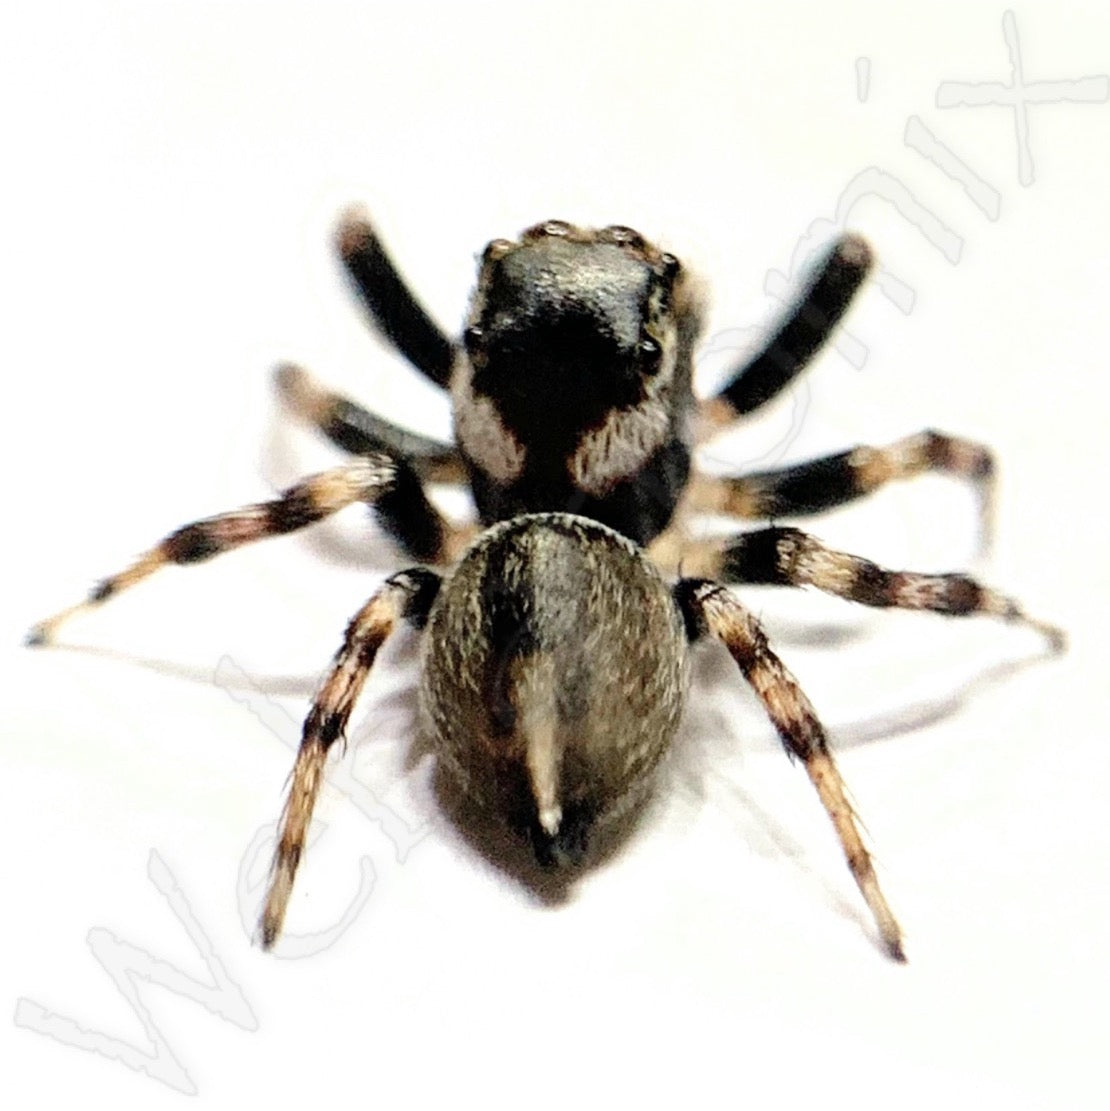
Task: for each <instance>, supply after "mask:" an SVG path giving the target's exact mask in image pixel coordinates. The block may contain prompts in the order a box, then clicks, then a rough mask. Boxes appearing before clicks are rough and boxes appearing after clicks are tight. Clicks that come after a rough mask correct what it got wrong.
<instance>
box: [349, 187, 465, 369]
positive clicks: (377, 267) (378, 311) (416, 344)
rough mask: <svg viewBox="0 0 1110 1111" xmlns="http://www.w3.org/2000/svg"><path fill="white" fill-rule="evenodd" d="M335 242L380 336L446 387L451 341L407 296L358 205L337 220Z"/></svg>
mask: <svg viewBox="0 0 1110 1111" xmlns="http://www.w3.org/2000/svg"><path fill="white" fill-rule="evenodd" d="M335 243H336V247H337V248H338V250H339V255H340V258H342V259H343V264H344V266H345V267H346V268H347V273H348V275H349V276H350V279H351V281H352V282H353V284H354V287H355V290H356V292H357V293H358V295H359V297H360V298H361V300H362V302H363V304H364V305H365V306H366V308H367V309H368V310H369V312H370V315H371V317H373V319H374V322H375V323H376V324H377V326H378V327H379V328H380V329H381V331H382V333H383V334H384V335H385V337H386V338H387V339H388V340H389V341H390V342H391V343H392V344H393V346H394V347H396V348H397V350H398V351H400V352H401V354H402V355H404V356H405V358H406V359H408V361H409V362H410V363H412V365H413V366H414V367H416V369H417V370H419V371H420V372H421V373H422V374H424V375H425V376H426V377H428V378H430V379H431V380H432V381H433V382H435V384H436V385H437V386H444V387H446V386H447V384H448V382H449V381H450V378H451V367H452V364H453V363H454V360H455V345H454V344H453V343H452V342H451V341H450V340H449V339H448V338H447V337H446V336H445V335H444V334H443V333H442V332H441V331H440V330H439V328H438V327H436V325H435V323H433V321H432V318H431V317H430V316H429V315H428V314H427V313H426V312H425V311H424V309H423V308H422V307H421V305H420V303H419V302H418V301H417V300H416V298H415V297H414V296H413V294H412V293H411V291H410V290H409V288H408V286H407V285H405V282H404V279H403V278H402V277H401V275H400V274H399V273H398V271H397V268H396V267H395V266H394V265H393V263H392V261H391V260H390V258H389V255H387V254H386V252H385V248H384V247H383V246H382V242H381V240H380V239H379V238H378V233H377V232H376V231H375V230H374V226H373V224H371V223H370V221H369V220H368V219H367V218H366V216H365V214H364V213H363V212H362V211H361V210H360V209H357V208H356V209H351V210H350V211H349V212H347V213H346V214H345V215H344V216H343V218H342V220H341V221H340V223H339V229H338V231H337V232H336V235H335Z"/></svg>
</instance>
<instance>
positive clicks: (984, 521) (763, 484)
mask: <svg viewBox="0 0 1110 1111" xmlns="http://www.w3.org/2000/svg"><path fill="white" fill-rule="evenodd" d="M930 471H933V472H939V473H943V474H949V475H953V476H954V477H957V478H962V479H966V480H967V481H969V482H971V483H973V484H974V486H975V489H976V493H977V494H978V498H979V522H980V524H979V529H980V536H981V537H982V540H983V545H984V546H986V545H987V543H988V541H989V539H990V535H991V532H992V529H993V515H994V458H993V456H992V455H991V452H990V450H989V449H988V448H985V447H983V446H982V445H981V444H976V443H973V442H972V441H970V440H962V439H959V438H957V437H955V436H948V435H945V434H944V433H943V432H934V431H932V430H931V429H930V430H926V431H924V432H918V433H916V434H915V435H913V436H906V437H905V438H904V439H901V440H898V441H896V442H895V443H893V444H888V445H887V446H886V447H856V448H853V449H852V450H851V451H844V452H840V453H839V454H837V455H829V456H825V457H824V458H821V459H811V460H809V461H807V462H805V463H797V464H795V465H794V466H791V467H784V468H781V469H777V470H773V471H762V472H759V473H756V474H747V475H741V476H738V477H735V478H731V477H730V478H706V477H699V479H698V480H697V482H696V483H692V484H691V508H693V509H695V510H697V511H699V512H703V513H725V514H731V515H733V516H736V517H744V518H748V519H760V520H767V519H769V518H771V519H773V518H776V517H798V516H803V515H806V514H810V513H821V512H823V511H824V510H826V509H832V508H833V507H835V506H838V505H843V504H844V503H846V502H850V501H854V500H855V499H856V498H860V497H863V496H864V495H866V494H870V493H872V492H873V491H875V490H878V489H879V488H880V487H882V486H885V485H886V484H887V483H888V482H895V481H899V480H902V479H907V478H913V477H915V476H917V475H921V474H926V473H928V472H930Z"/></svg>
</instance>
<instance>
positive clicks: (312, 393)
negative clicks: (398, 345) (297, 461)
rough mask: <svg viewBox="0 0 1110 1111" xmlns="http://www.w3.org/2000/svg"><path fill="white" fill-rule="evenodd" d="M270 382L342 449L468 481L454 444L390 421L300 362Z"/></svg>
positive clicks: (432, 477)
mask: <svg viewBox="0 0 1110 1111" xmlns="http://www.w3.org/2000/svg"><path fill="white" fill-rule="evenodd" d="M274 382H275V384H276V386H277V391H278V396H279V397H280V398H281V400H282V402H283V403H284V404H285V406H286V407H287V408H288V409H289V410H290V411H291V412H292V413H293V414H294V415H296V416H297V417H299V418H300V419H301V420H303V421H304V422H305V423H307V424H310V425H312V426H313V427H314V428H316V429H318V430H319V431H320V432H321V433H323V435H324V436H326V437H327V438H328V439H329V440H331V442H332V443H333V444H335V445H336V447H338V448H340V449H341V450H343V451H347V452H350V453H351V454H352V455H370V454H372V453H374V452H376V451H385V452H388V453H389V454H390V455H394V456H402V457H403V458H404V459H405V460H407V462H409V463H410V464H411V465H412V468H413V470H414V471H416V473H417V475H419V477H420V478H422V479H424V480H425V481H428V482H450V483H465V482H466V481H467V472H466V467H465V465H464V464H463V461H462V457H461V456H460V455H459V453H458V451H457V450H456V448H455V447H454V445H452V444H445V443H443V442H442V441H440V440H435V439H432V438H431V437H430V436H421V435H419V434H418V433H416V432H410V431H409V430H408V429H405V428H401V427H399V426H398V425H396V424H392V423H390V422H389V421H387V420H385V419H383V418H382V417H379V416H377V415H376V414H374V413H371V412H370V411H369V410H367V409H364V408H363V407H362V406H361V405H358V404H356V403H355V402H354V401H350V400H349V399H347V398H345V397H343V396H342V395H341V394H337V393H333V392H332V391H331V390H329V389H327V388H326V387H324V386H321V385H320V384H319V383H318V382H316V381H314V380H313V378H312V376H311V375H310V374H309V373H308V372H307V371H305V370H302V369H301V368H300V367H297V366H293V365H291V364H288V363H286V364H284V365H282V366H280V367H278V368H277V370H276V371H275V373H274Z"/></svg>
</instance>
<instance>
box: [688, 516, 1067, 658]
mask: <svg viewBox="0 0 1110 1111" xmlns="http://www.w3.org/2000/svg"><path fill="white" fill-rule="evenodd" d="M683 563H684V565H687V564H689V565H692V566H693V567H694V568H695V569H696V573H698V574H704V575H706V576H708V577H712V578H716V579H720V580H721V581H722V582H726V583H764V584H770V585H773V586H813V587H816V588H817V589H818V590H823V591H825V593H827V594H835V595H837V596H838V597H841V598H845V599H847V600H848V601H849V602H859V603H860V604H862V605H865V606H876V607H879V608H895V609H908V610H927V611H931V612H932V613H941V614H945V615H947V616H949V617H971V616H976V615H985V616H989V617H997V618H1000V619H1001V620H1003V621H1006V622H1009V623H1012V624H1021V625H1027V626H1029V627H1030V628H1032V629H1035V630H1036V631H1037V632H1038V633H1040V634H1041V635H1042V636H1043V637H1044V638H1045V639H1046V640H1047V641H1048V643H1049V646H1050V647H1051V648H1052V650H1053V651H1055V652H1059V651H1062V650H1063V648H1064V645H1065V643H1066V640H1065V636H1064V633H1063V631H1062V630H1060V629H1058V628H1057V627H1056V626H1054V625H1049V624H1047V623H1046V622H1044V621H1037V620H1035V619H1034V618H1032V617H1030V616H1028V614H1026V613H1025V612H1024V610H1022V608H1021V606H1019V605H1018V603H1017V602H1015V601H1014V600H1013V599H1012V598H1008V597H1006V596H1005V595H1004V594H1000V593H999V592H998V591H996V590H992V589H990V588H989V587H986V586H983V585H982V584H981V583H979V582H978V581H977V580H975V579H973V578H970V577H969V576H968V575H963V574H958V573H952V574H943V575H925V574H918V573H917V572H914V571H890V570H887V569H886V568H884V567H880V566H879V565H878V564H876V563H872V562H871V561H870V560H869V559H863V558H861V557H860V556H855V555H849V554H848V553H846V552H838V551H836V550H835V549H833V548H828V547H826V546H825V545H824V544H822V543H821V541H820V540H818V539H816V538H815V537H813V536H810V535H809V534H808V533H805V532H802V531H801V530H800V529H795V528H778V527H773V528H765V529H759V530H757V531H755V532H746V533H741V534H739V535H737V536H731V537H725V538H724V539H718V540H709V541H696V542H694V544H692V545H691V546H690V547H689V548H688V549H687V553H686V555H685V556H684V557H683Z"/></svg>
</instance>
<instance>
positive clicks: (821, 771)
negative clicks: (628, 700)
mask: <svg viewBox="0 0 1110 1111" xmlns="http://www.w3.org/2000/svg"><path fill="white" fill-rule="evenodd" d="M674 596H675V601H676V602H677V604H678V606H679V609H680V610H681V611H682V615H683V618H684V619H685V622H686V629H687V635H688V636H689V638H690V640H691V641H696V640H699V639H701V638H703V637H705V636H712V637H716V638H717V639H718V640H719V641H721V642H722V643H723V644H724V646H725V647H726V648H727V649H728V650H729V653H730V654H731V655H732V658H733V659H734V660H735V661H736V663H737V664H738V665H739V667H740V670H741V671H742V672H743V674H744V678H745V679H747V681H748V682H749V683H750V684H751V686H752V688H753V689H754V690H755V693H756V694H757V695H758V696H759V699H760V701H761V702H762V703H763V707H764V709H765V710H766V711H767V715H768V716H769V717H770V719H771V722H772V724H773V725H774V727H775V729H776V730H777V732H778V734H779V737H780V738H781V740H782V743H783V746H784V747H785V748H786V752H787V754H788V755H789V756H792V757H796V758H797V759H798V760H800V761H801V762H802V766H803V767H804V768H805V770H806V774H807V775H808V776H809V778H810V781H811V782H812V783H813V786H814V787H815V788H816V790H817V795H818V797H819V798H820V800H821V803H822V805H823V806H824V807H825V810H826V811H827V812H828V815H829V818H830V819H831V821H832V824H833V827H834V828H835V830H836V834H837V837H838V838H839V839H840V844H841V847H842V848H843V850H844V855H845V857H846V858H847V861H848V867H849V869H850V870H851V872H852V876H853V877H854V878H855V881H856V884H857V886H858V887H859V889H860V893H861V894H862V895H863V897H864V900H865V901H866V903H867V905H868V907H869V908H870V910H871V914H872V916H873V917H874V919H875V924H876V926H877V927H878V929H879V934H880V936H881V937H882V940H883V945H884V947H885V948H886V951H887V953H888V954H889V955H890V956H891V957H893V958H894V960H896V961H905V959H906V954H905V951H904V950H903V948H902V930H901V927H900V926H899V925H898V921H897V919H895V917H894V914H893V913H892V911H891V909H890V907H889V906H888V905H887V901H886V899H885V898H884V896H883V893H882V890H881V889H880V887H879V880H878V878H877V876H876V875H875V868H874V866H873V865H872V863H871V857H870V855H869V854H868V852H867V849H866V848H865V846H864V844H863V839H862V837H861V836H860V832H859V829H858V827H857V826H856V820H855V814H854V813H853V811H852V805H851V803H850V802H849V801H848V796H847V793H846V792H845V789H844V781H843V780H842V779H841V777H840V772H839V771H838V770H837V767H836V764H835V763H834V761H833V758H832V754H831V753H830V752H829V747H828V740H827V738H826V736H825V731H824V729H823V728H822V726H821V722H820V721H819V720H818V718H817V714H816V711H815V710H814V709H813V706H812V704H811V703H810V701H809V699H808V698H807V697H806V695H805V692H804V691H803V690H802V689H801V687H799V686H798V681H797V680H796V679H795V678H794V676H793V675H791V674H790V672H789V671H788V670H787V669H786V667H785V665H784V664H783V662H782V661H781V660H780V659H779V658H778V656H776V655H775V653H774V652H773V651H771V649H770V647H769V646H768V644H767V636H766V634H765V633H764V632H763V629H762V628H761V627H760V625H759V622H757V621H756V619H755V618H754V617H753V616H752V615H751V614H750V613H749V612H748V611H747V610H746V609H745V608H744V607H743V606H742V605H741V604H740V602H739V601H738V600H737V599H736V598H734V597H732V595H731V594H729V592H728V590H727V589H726V588H725V587H724V586H722V585H721V584H720V583H714V582H709V581H706V580H700V579H681V580H680V581H679V582H678V583H677V585H676V586H675V588H674Z"/></svg>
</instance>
